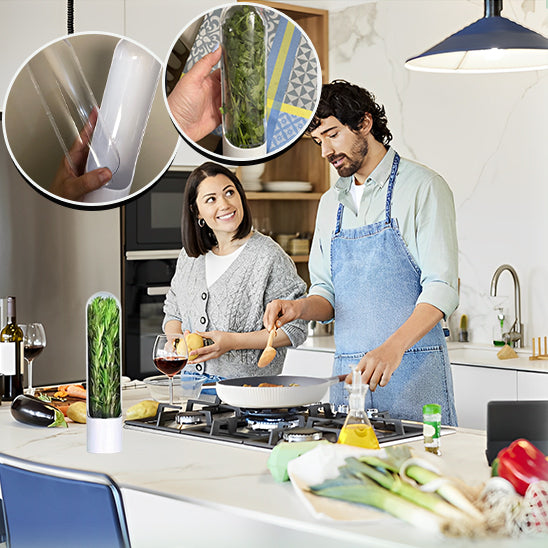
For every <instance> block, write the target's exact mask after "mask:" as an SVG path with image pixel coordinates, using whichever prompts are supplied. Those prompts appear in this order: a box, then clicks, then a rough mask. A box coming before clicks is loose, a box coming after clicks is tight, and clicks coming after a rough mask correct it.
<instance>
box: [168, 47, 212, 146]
mask: <svg viewBox="0 0 548 548" xmlns="http://www.w3.org/2000/svg"><path fill="white" fill-rule="evenodd" d="M221 55H222V49H221V47H220V46H219V47H217V49H216V50H215V51H212V52H211V53H208V54H207V55H204V57H202V58H201V59H200V60H199V61H198V62H197V63H195V64H194V65H193V66H192V68H191V69H190V70H189V71H188V72H187V73H186V74H184V75H183V76H182V77H181V79H180V80H179V81H178V82H177V85H176V86H175V88H173V91H172V92H171V93H170V94H169V97H168V98H167V103H168V106H169V109H170V110H171V114H172V115H173V117H174V118H175V121H176V122H177V125H178V126H179V127H180V128H181V129H182V130H183V131H184V132H185V134H186V135H187V136H188V137H189V138H190V139H192V140H193V141H199V140H200V139H203V138H204V137H205V136H206V135H208V134H209V133H211V132H212V131H213V130H214V129H215V128H216V127H217V126H218V125H219V124H220V123H221V111H220V110H219V109H220V107H221V70H220V69H217V70H214V71H213V72H211V69H212V68H213V67H214V66H215V65H216V64H217V63H218V62H219V61H220V59H221Z"/></svg>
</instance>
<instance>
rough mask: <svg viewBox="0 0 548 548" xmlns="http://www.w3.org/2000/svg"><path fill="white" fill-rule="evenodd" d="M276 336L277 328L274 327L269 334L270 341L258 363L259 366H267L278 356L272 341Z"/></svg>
mask: <svg viewBox="0 0 548 548" xmlns="http://www.w3.org/2000/svg"><path fill="white" fill-rule="evenodd" d="M275 336H276V328H274V329H272V331H271V332H270V334H269V335H268V342H267V343H266V346H265V349H264V350H263V353H262V354H261V357H260V358H259V362H258V363H257V365H258V366H259V367H266V366H267V365H268V364H269V363H270V362H271V361H272V360H273V359H274V358H275V357H276V349H275V348H274V347H273V346H272V341H273V340H274V337H275Z"/></svg>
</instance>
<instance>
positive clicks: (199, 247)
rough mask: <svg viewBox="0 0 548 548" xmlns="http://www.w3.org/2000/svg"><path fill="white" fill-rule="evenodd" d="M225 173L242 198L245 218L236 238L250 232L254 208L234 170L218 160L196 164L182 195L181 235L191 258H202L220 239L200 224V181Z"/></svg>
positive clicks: (240, 237)
mask: <svg viewBox="0 0 548 548" xmlns="http://www.w3.org/2000/svg"><path fill="white" fill-rule="evenodd" d="M216 175H224V176H225V177H226V178H227V179H229V180H230V181H232V182H233V183H234V186H235V187H236V190H237V192H238V194H239V195H240V198H241V200H242V208H243V213H244V216H243V219H242V222H241V223H240V226H239V227H238V230H237V232H236V234H235V235H234V238H233V239H234V240H240V239H242V238H245V237H246V236H247V235H248V234H249V232H250V231H251V225H252V220H251V209H250V208H249V203H248V201H247V197H246V195H245V191H244V189H243V187H242V183H240V180H239V179H238V177H236V175H235V174H234V173H232V171H230V170H229V169H228V168H226V167H225V166H222V165H221V164H216V163H215V162H206V163H205V164H202V165H201V166H199V167H197V168H196V169H195V170H194V171H193V172H192V173H191V174H190V175H189V177H188V179H187V181H186V186H185V192H184V194H183V213H182V217H181V236H182V240H183V247H184V248H185V251H186V253H187V255H188V256H189V257H199V256H200V255H204V254H205V253H207V252H208V251H209V250H210V249H212V248H213V247H214V246H215V245H216V244H217V238H215V234H214V233H213V231H212V230H211V229H210V228H209V227H208V226H207V225H205V226H203V227H201V226H200V225H199V224H198V206H197V205H196V197H197V195H198V187H199V186H200V183H201V182H202V181H203V180H204V179H206V178H207V177H215V176H216Z"/></svg>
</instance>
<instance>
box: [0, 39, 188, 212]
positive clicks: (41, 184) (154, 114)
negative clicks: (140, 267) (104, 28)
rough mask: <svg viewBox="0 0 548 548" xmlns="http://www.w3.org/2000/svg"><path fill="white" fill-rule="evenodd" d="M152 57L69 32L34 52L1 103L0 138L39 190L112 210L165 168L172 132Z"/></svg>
mask: <svg viewBox="0 0 548 548" xmlns="http://www.w3.org/2000/svg"><path fill="white" fill-rule="evenodd" d="M161 72H162V63H161V61H160V60H159V59H158V58H157V57H156V56H154V55H153V54H152V53H151V52H150V51H149V50H147V49H145V48H144V47H143V46H141V45H139V44H137V43H136V42H134V41H132V40H129V39H127V38H125V37H123V36H118V35H114V34H104V33H101V34H99V33H80V34H72V35H69V36H66V37H64V38H61V39H59V40H56V41H54V42H51V43H49V44H47V45H46V46H44V47H43V48H41V49H40V50H38V51H37V52H36V53H34V54H33V55H32V56H31V57H30V58H29V59H28V60H27V61H26V62H25V63H24V64H23V66H22V67H21V68H20V69H19V71H18V72H17V74H16V75H15V77H14V79H13V81H12V83H11V86H10V88H9V90H8V94H7V96H6V102H5V105H4V120H5V123H4V136H5V140H6V144H7V146H8V150H9V152H10V154H11V157H12V159H13V161H14V162H15V164H16V165H17V168H18V169H19V171H20V172H21V173H22V174H23V175H24V176H25V177H26V178H27V179H28V180H29V181H30V182H31V183H32V185H33V186H34V187H35V188H36V189H37V190H39V191H40V192H41V193H42V194H44V195H46V196H47V197H49V198H51V199H53V200H54V201H57V202H60V203H62V204H64V205H69V206H72V207H76V208H82V209H88V208H92V209H104V208H107V207H114V206H118V205H120V204H121V203H123V202H125V201H127V200H128V199H131V198H134V197H135V196H136V195H138V194H140V193H141V192H144V191H145V190H146V189H147V188H148V187H150V185H152V184H153V183H154V182H155V181H156V180H157V179H158V178H159V177H160V176H161V175H162V174H163V173H164V172H165V171H166V170H167V168H168V167H169V165H170V163H171V161H172V160H173V157H174V155H175V152H176V148H177V143H178V140H179V136H178V134H177V131H176V130H175V129H174V128H173V124H172V122H171V120H170V117H169V114H168V112H167V109H166V106H165V101H164V99H163V94H162V91H161V87H162V86H161V85H160V77H161Z"/></svg>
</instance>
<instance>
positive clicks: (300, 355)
mask: <svg viewBox="0 0 548 548" xmlns="http://www.w3.org/2000/svg"><path fill="white" fill-rule="evenodd" d="M332 370H333V352H321V351H318V350H304V349H300V348H288V349H287V356H286V358H285V362H284V368H283V371H282V374H283V375H303V376H305V377H330V376H331V374H332Z"/></svg>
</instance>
